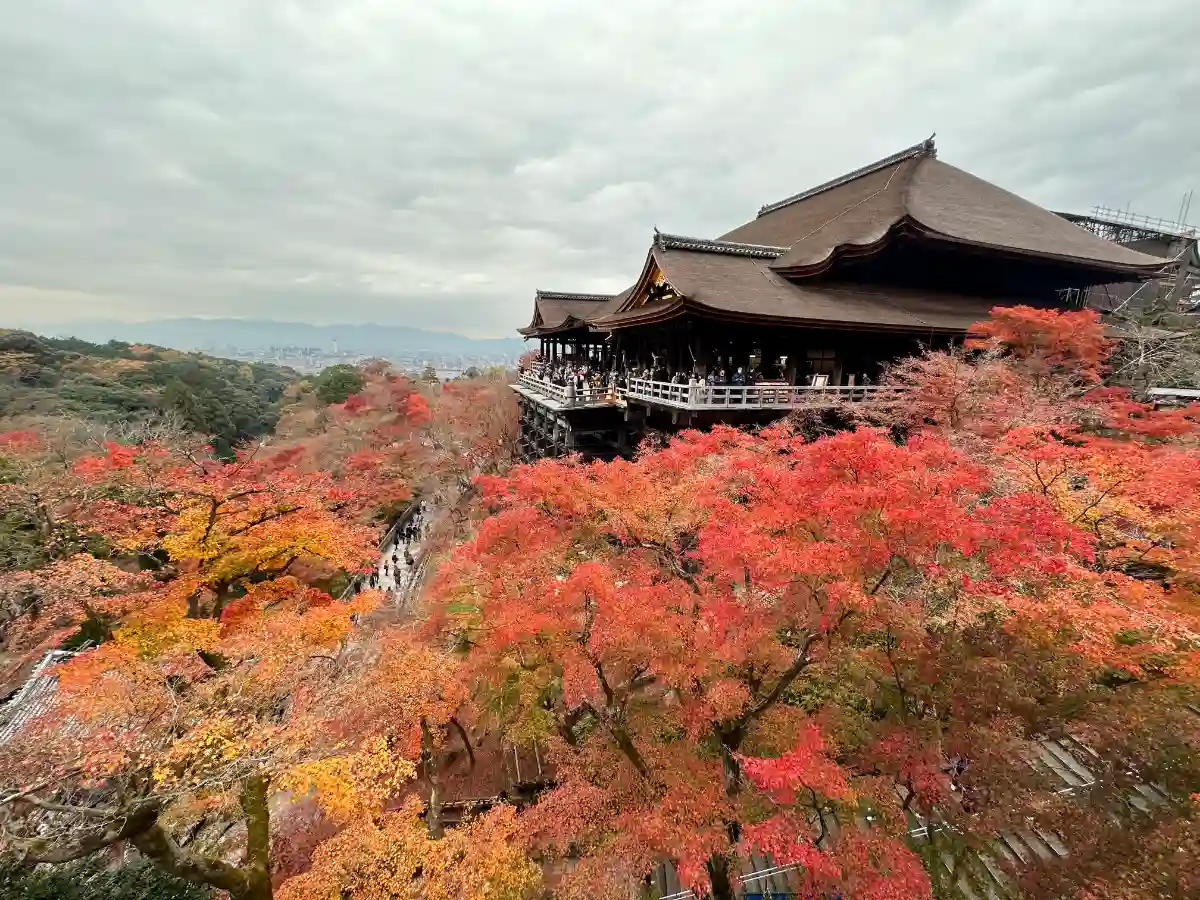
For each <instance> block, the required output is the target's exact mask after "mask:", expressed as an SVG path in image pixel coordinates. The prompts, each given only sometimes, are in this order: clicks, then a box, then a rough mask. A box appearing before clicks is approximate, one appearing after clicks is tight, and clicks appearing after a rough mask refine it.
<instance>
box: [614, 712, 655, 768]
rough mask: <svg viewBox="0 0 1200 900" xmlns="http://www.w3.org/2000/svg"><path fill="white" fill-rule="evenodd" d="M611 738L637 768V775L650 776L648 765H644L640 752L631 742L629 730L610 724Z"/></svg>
mask: <svg viewBox="0 0 1200 900" xmlns="http://www.w3.org/2000/svg"><path fill="white" fill-rule="evenodd" d="M611 730H612V736H613V739H614V740H615V741H616V742H617V746H618V747H620V748H621V752H622V753H624V754H625V758H626V759H628V760H629V761H630V762H631V763H633V767H634V768H635V769H637V772H638V774H639V775H641V776H642V777H643V778H649V777H650V767H649V766H647V765H646V761H645V760H644V759H642V754H641V753H640V752H639V751H638V748H637V747H636V746H635V745H634V743H633V738H631V737H630V736H629V731H628V730H627V729H626V728H625V726H624V725H619V724H616V723H614V724H613V725H612V726H611Z"/></svg>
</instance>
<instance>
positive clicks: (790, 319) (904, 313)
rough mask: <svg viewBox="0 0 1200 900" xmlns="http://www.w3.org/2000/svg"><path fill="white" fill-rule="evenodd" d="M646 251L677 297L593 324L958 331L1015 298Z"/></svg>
mask: <svg viewBox="0 0 1200 900" xmlns="http://www.w3.org/2000/svg"><path fill="white" fill-rule="evenodd" d="M654 258H655V261H656V262H657V264H658V266H659V267H660V268H661V270H662V272H663V274H664V275H665V276H666V278H667V280H668V281H670V283H671V285H672V286H673V287H674V288H675V289H676V290H677V291H679V293H680V294H681V295H682V297H683V298H684V299H682V300H680V299H663V300H657V301H652V302H650V303H647V304H645V305H643V306H640V307H635V308H633V309H629V310H626V311H624V312H620V313H617V314H615V315H609V316H605V317H602V318H599V319H596V320H594V324H595V325H596V327H598V328H620V327H628V326H631V325H635V324H638V323H641V322H643V321H655V320H660V319H663V318H665V317H669V316H671V315H675V314H678V313H679V312H681V311H682V310H683V309H684V308H685V307H686V308H688V309H692V310H694V311H696V312H699V313H701V314H704V313H706V312H707V313H708V314H710V315H713V316H714V317H720V318H735V319H751V318H756V319H765V320H774V321H777V322H780V323H781V324H796V325H816V326H825V327H835V328H836V327H847V326H850V327H858V328H867V329H878V330H881V331H897V330H899V331H912V332H928V331H936V332H941V333H962V332H965V331H966V330H967V329H968V328H969V327H970V326H971V325H972V324H973V323H975V322H978V321H979V320H981V319H984V318H987V315H988V313H989V312H990V311H991V309H992V307H994V306H1006V305H1013V304H1015V303H1017V302H1019V301H1017V300H1004V299H996V298H985V297H968V296H961V295H955V294H945V293H939V292H933V291H921V290H913V289H905V288H893V287H886V286H865V285H857V284H844V283H833V284H830V283H820V284H818V283H815V282H802V283H796V282H792V281H789V280H788V279H786V278H784V277H783V276H782V275H780V274H779V273H778V272H776V271H774V270H773V269H772V268H771V260H769V259H755V258H752V257H746V256H732V255H728V254H721V253H705V252H695V251H689V250H662V249H656V250H655V252H654Z"/></svg>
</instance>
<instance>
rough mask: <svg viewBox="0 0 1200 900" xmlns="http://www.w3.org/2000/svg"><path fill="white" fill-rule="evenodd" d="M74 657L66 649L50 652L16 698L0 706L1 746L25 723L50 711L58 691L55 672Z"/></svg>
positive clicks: (14, 735)
mask: <svg viewBox="0 0 1200 900" xmlns="http://www.w3.org/2000/svg"><path fill="white" fill-rule="evenodd" d="M72 655H73V654H71V653H68V652H67V651H65V650H51V651H50V652H49V653H47V654H46V655H45V656H43V657H42V659H41V661H40V662H39V663H38V664H37V666H36V667H35V668H34V670H33V672H32V673H31V674H30V676H29V678H28V680H27V681H26V682H25V684H24V685H22V686H21V689H20V690H19V691H17V693H16V695H15V696H14V697H13V698H12V699H11V700H9V701H8V702H7V703H5V704H4V705H3V706H0V744H6V743H8V742H9V741H11V740H12V739H13V738H14V737H16V735H17V732H19V731H20V730H21V729H22V728H24V727H25V725H26V724H28V723H29V722H30V721H32V720H33V719H35V718H37V717H38V716H40V715H41V714H42V713H44V712H47V711H49V709H50V707H51V706H52V705H53V703H54V695H55V693H57V691H58V676H57V675H55V674H54V673H53V671H52V670H53V669H54V667H55V666H57V665H58V664H59V663H62V662H65V661H66V660H68V659H70V658H71V656H72Z"/></svg>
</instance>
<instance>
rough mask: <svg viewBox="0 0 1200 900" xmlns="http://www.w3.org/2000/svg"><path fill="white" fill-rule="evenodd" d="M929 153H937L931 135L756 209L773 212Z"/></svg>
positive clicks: (762, 211) (760, 212)
mask: <svg viewBox="0 0 1200 900" xmlns="http://www.w3.org/2000/svg"><path fill="white" fill-rule="evenodd" d="M922 154H929V155H930V156H936V155H937V147H936V146H935V145H934V143H933V136H932V135H930V137H929V138H928V139H927V140H924V141H921V143H919V144H913V145H912V146H911V147H909V148H908V149H906V150H901V151H900V152H899V153H893V154H892V155H891V156H885V157H884V158H883V159H879V160H876V161H875V162H873V163H870V164H868V165H865V166H863V167H862V168H859V169H855V170H854V171H853V172H847V173H846V174H845V175H839V176H838V177H837V178H833V179H830V180H829V181H826V182H825V183H824V184H818V185H817V186H816V187H813V188H809V189H808V190H806V191H801V192H800V193H799V194H793V195H792V196H791V197H788V198H786V199H784V200H780V201H778V202H777V203H768V204H767V205H766V206H764V207H763V208H762V209H760V210H759V211H758V215H759V216H760V217H761V216H765V215H766V214H767V213H772V212H775V211H776V210H778V209H783V208H784V207H785V206H790V205H791V204H793V203H799V202H800V201H801V200H807V199H808V198H809V197H815V196H816V195H817V194H821V193H824V192H825V191H828V190H832V189H833V188H836V187H841V186H842V185H843V184H847V183H849V182H851V181H854V180H855V179H857V178H862V177H863V176H864V175H870V174H872V173H873V172H879V171H881V170H883V169H888V168H891V167H892V166H894V165H896V164H897V163H901V162H904V160H906V159H912V158H913V157H914V156H920V155H922Z"/></svg>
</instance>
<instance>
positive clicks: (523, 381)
mask: <svg viewBox="0 0 1200 900" xmlns="http://www.w3.org/2000/svg"><path fill="white" fill-rule="evenodd" d="M517 384H518V385H519V386H521V387H523V388H525V390H527V391H532V392H533V393H535V394H540V395H541V396H543V397H545V398H546V399H548V400H553V401H554V402H555V403H557V404H558V405H559V406H562V407H564V408H578V407H581V406H610V405H613V404H615V403H616V402H617V395H616V394H615V393H614V392H612V391H609V390H607V389H600V390H596V389H595V388H593V387H592V386H591V385H590V384H585V385H584V386H583V387H582V388H576V387H575V385H574V384H568V385H565V386H564V385H561V384H554V383H553V382H551V381H547V380H545V379H544V378H537V377H536V376H534V375H529V374H522V375H518V376H517Z"/></svg>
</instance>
